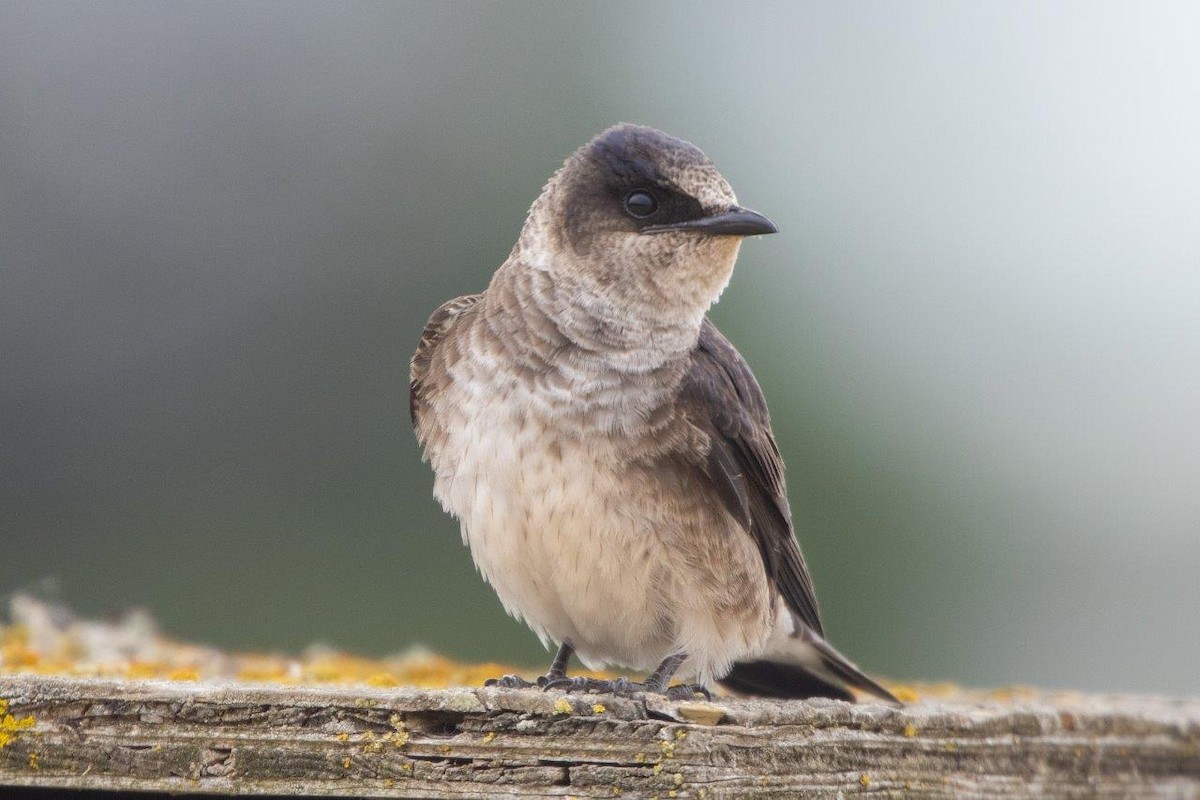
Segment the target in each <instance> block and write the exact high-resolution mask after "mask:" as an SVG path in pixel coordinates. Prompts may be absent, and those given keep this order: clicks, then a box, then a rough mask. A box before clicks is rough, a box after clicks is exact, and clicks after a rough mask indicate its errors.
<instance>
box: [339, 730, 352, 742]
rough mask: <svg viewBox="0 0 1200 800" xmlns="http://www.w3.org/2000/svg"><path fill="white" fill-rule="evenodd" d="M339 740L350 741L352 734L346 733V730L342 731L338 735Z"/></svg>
mask: <svg viewBox="0 0 1200 800" xmlns="http://www.w3.org/2000/svg"><path fill="white" fill-rule="evenodd" d="M337 740H338V741H339V742H348V741H350V734H348V733H346V732H345V731H342V732H341V733H339V734H338V735H337Z"/></svg>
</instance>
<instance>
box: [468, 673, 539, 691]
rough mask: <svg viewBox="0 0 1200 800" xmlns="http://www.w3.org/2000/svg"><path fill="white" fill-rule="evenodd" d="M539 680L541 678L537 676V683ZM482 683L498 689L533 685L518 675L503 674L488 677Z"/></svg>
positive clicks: (525, 687)
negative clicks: (496, 676)
mask: <svg viewBox="0 0 1200 800" xmlns="http://www.w3.org/2000/svg"><path fill="white" fill-rule="evenodd" d="M543 677H544V676H543ZM541 680H542V678H538V682H539V683H540V682H541ZM483 685H484V686H494V687H496V688H498V689H529V688H531V687H533V686H534V684H532V683H530V682H529V681H527V680H525V679H524V678H522V677H521V676H520V675H505V676H504V677H501V678H488V679H487V680H486V681H484V682H483Z"/></svg>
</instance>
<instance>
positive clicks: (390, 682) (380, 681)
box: [367, 672, 400, 687]
mask: <svg viewBox="0 0 1200 800" xmlns="http://www.w3.org/2000/svg"><path fill="white" fill-rule="evenodd" d="M367 685H368V686H383V687H392V686H399V685H400V679H399V678H397V677H396V676H395V675H393V674H391V673H390V672H378V673H376V674H374V675H371V676H370V677H368V678H367Z"/></svg>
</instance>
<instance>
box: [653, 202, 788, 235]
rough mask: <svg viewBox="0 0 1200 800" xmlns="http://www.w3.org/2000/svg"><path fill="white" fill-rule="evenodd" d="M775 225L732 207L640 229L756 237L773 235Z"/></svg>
mask: <svg viewBox="0 0 1200 800" xmlns="http://www.w3.org/2000/svg"><path fill="white" fill-rule="evenodd" d="M778 230H779V229H778V228H776V227H775V223H774V222H771V220H769V219H767V218H766V217H764V216H763V215H762V214H759V213H758V212H757V211H751V210H750V209H748V208H739V207H738V206H734V207H733V208H731V209H729V210H728V211H722V212H721V213H719V214H713V215H712V216H708V217H700V219H689V220H686V221H684V222H672V223H669V224H667V225H651V226H650V227H648V228H642V233H668V232H669V231H696V232H697V233H706V234H708V235H710V236H758V235H759V234H764V233H775V232H777V231H778Z"/></svg>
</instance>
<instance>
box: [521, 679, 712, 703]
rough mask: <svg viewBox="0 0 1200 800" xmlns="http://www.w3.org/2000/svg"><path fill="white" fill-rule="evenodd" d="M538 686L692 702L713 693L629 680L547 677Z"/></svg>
mask: <svg viewBox="0 0 1200 800" xmlns="http://www.w3.org/2000/svg"><path fill="white" fill-rule="evenodd" d="M538 686H541V687H542V689H543V691H547V692H548V691H550V690H551V689H557V690H561V691H565V692H577V693H580V694H588V693H593V694H611V695H616V696H617V697H634V696H635V695H638V694H661V695H664V696H665V697H666V698H667V699H668V700H691V699H692V698H694V697H695V696H696V695H697V694H700V695H704V697H705V699H707V700H711V699H712V693H711V692H709V691H708V689H706V688H705V687H704V686H701V685H700V684H698V683H684V684H679V685H678V686H671V687H669V688H665V689H664V688H661V687H659V686H655V685H654V684H652V683H649V682H647V683H641V682H635V681H631V680H629V679H628V678H614V679H612V680H602V679H599V678H566V677H563V678H555V679H552V680H547V679H546V677H545V676H543V677H541V678H539V679H538Z"/></svg>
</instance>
